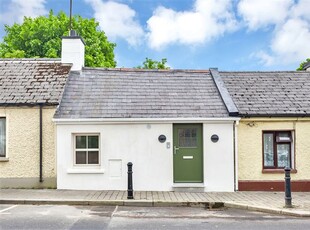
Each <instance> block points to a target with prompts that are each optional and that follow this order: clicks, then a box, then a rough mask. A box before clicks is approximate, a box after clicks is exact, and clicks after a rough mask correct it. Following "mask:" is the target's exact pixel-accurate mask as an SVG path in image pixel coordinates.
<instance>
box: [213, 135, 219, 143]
mask: <svg viewBox="0 0 310 230" xmlns="http://www.w3.org/2000/svg"><path fill="white" fill-rule="evenodd" d="M219 139H220V138H219V136H218V135H216V134H213V135H212V136H211V141H212V142H213V143H216V142H218V141H219Z"/></svg>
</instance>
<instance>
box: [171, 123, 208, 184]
mask: <svg viewBox="0 0 310 230" xmlns="http://www.w3.org/2000/svg"><path fill="white" fill-rule="evenodd" d="M173 177H174V183H201V182H203V150H202V125H201V124H175V125H173Z"/></svg>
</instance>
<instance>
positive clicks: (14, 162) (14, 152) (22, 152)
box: [0, 106, 56, 187]
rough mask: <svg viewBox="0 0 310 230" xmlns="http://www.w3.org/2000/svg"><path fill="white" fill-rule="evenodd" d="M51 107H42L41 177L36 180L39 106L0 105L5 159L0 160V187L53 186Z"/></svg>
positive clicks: (52, 109)
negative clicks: (4, 136) (3, 129)
mask: <svg viewBox="0 0 310 230" xmlns="http://www.w3.org/2000/svg"><path fill="white" fill-rule="evenodd" d="M54 113H55V108H54V107H49V108H47V107H43V179H44V183H39V107H38V106H37V107H2V108H0V116H1V117H5V118H6V132H7V136H6V138H7V142H6V145H7V158H8V161H0V182H1V183H0V187H40V186H48V187H55V182H56V180H55V177H56V160H55V125H54V123H53V122H52V118H53V115H54Z"/></svg>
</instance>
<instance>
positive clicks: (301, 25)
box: [238, 0, 310, 66]
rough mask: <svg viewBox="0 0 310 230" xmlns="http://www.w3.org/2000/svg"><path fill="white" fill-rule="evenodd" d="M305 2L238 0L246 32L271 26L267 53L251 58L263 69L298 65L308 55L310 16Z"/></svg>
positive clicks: (255, 54) (302, 0) (309, 50)
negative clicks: (257, 60) (263, 67)
mask: <svg viewBox="0 0 310 230" xmlns="http://www.w3.org/2000/svg"><path fill="white" fill-rule="evenodd" d="M308 5H309V1H308V0H299V1H296V2H295V1H291V0H273V1H262V0H241V1H240V2H239V4H238V10H239V14H240V15H241V16H242V17H243V20H244V21H245V22H246V25H247V27H248V28H249V30H258V29H261V28H267V27H268V26H270V25H273V27H270V28H269V29H271V32H272V39H271V41H270V44H269V49H268V50H260V51H258V52H256V53H254V54H252V55H251V56H252V57H256V58H258V59H259V62H260V63H262V64H263V65H266V66H272V65H286V64H293V63H298V62H301V61H302V60H304V59H306V58H307V57H309V55H310V42H309V41H310V13H309V6H308Z"/></svg>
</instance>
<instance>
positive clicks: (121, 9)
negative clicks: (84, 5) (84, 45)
mask: <svg viewBox="0 0 310 230" xmlns="http://www.w3.org/2000/svg"><path fill="white" fill-rule="evenodd" d="M85 1H86V2H88V3H90V4H91V6H92V8H93V10H94V11H95V15H94V17H95V18H96V20H97V21H99V23H100V27H101V29H102V30H104V32H105V33H106V34H107V36H108V37H109V39H116V38H122V39H125V40H126V41H127V42H128V43H129V44H130V45H133V46H135V45H138V44H139V43H140V42H141V39H142V38H143V36H144V31H143V29H142V28H141V26H140V24H139V22H138V21H137V20H136V19H135V17H136V12H135V11H134V10H133V9H131V8H130V7H129V6H127V5H126V4H122V3H117V2H113V1H107V2H103V1H102V0H85Z"/></svg>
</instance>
